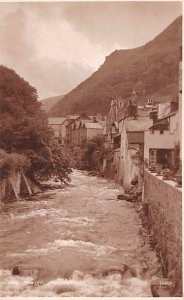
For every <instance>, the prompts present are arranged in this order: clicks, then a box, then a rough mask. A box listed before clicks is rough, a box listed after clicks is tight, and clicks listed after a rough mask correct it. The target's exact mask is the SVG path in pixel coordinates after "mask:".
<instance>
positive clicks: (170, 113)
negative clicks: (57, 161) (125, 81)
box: [144, 60, 182, 173]
mask: <svg viewBox="0 0 184 300" xmlns="http://www.w3.org/2000/svg"><path fill="white" fill-rule="evenodd" d="M178 91H179V93H178V96H177V97H175V98H173V99H172V101H171V102H170V103H169V105H167V107H165V108H164V105H163V104H162V105H160V106H158V108H157V109H155V110H154V111H152V112H151V113H150V117H151V118H152V119H153V125H152V126H150V127H149V128H148V129H147V130H146V131H145V133H144V141H145V143H144V158H145V159H146V160H147V161H148V165H149V166H151V165H160V166H161V167H162V169H164V168H169V169H170V170H171V171H173V172H174V173H175V172H176V171H177V170H178V169H179V167H180V166H181V160H182V154H181V153H182V61H181V60H180V62H179V83H178Z"/></svg>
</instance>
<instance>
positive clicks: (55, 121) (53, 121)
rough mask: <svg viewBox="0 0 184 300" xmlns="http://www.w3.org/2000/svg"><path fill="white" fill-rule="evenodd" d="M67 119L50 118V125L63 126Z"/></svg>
mask: <svg viewBox="0 0 184 300" xmlns="http://www.w3.org/2000/svg"><path fill="white" fill-rule="evenodd" d="M65 120H66V118H62V117H58V118H56V117H55V118H48V123H49V125H61V124H62V123H63V122H64V121H65Z"/></svg>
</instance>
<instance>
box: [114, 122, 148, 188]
mask: <svg viewBox="0 0 184 300" xmlns="http://www.w3.org/2000/svg"><path fill="white" fill-rule="evenodd" d="M150 125H152V120H151V119H150V118H149V117H148V116H147V117H139V116H137V118H136V119H132V118H130V117H127V118H125V119H122V120H121V121H120V132H121V146H120V168H119V179H120V181H121V182H122V184H123V185H124V186H125V185H130V182H131V180H132V179H133V178H134V177H135V175H138V171H139V170H138V167H137V166H136V165H135V164H134V163H133V160H132V156H133V155H135V154H136V152H137V151H139V150H142V149H144V131H145V130H146V129H147V128H149V127H150Z"/></svg>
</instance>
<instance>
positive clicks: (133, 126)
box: [125, 118, 153, 132]
mask: <svg viewBox="0 0 184 300" xmlns="http://www.w3.org/2000/svg"><path fill="white" fill-rule="evenodd" d="M152 124H153V120H151V119H150V118H142V119H137V120H125V129H126V131H134V132H136V131H144V130H146V129H148V128H150V127H151V125H152Z"/></svg>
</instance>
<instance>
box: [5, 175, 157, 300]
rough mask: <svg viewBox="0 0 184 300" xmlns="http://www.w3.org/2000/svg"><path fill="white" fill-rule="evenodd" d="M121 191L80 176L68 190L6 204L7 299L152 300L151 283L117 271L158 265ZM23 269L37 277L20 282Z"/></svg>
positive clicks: (74, 177) (111, 184) (27, 276)
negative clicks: (18, 269)
mask: <svg viewBox="0 0 184 300" xmlns="http://www.w3.org/2000/svg"><path fill="white" fill-rule="evenodd" d="M120 192H121V188H119V187H117V186H116V184H115V183H114V182H113V181H108V180H107V179H103V178H97V177H95V176H89V175H87V173H86V172H81V171H77V170H74V171H73V173H72V175H71V184H70V185H69V186H68V187H67V188H65V189H60V190H50V191H47V192H44V193H43V194H39V195H36V196H34V197H33V198H32V201H27V200H21V201H17V202H11V203H9V204H6V205H3V206H2V207H1V220H0V249H1V254H0V269H1V270H0V290H1V296H35V297H36V296H90V297H95V296H99V297H100V296H107V297H108V296H122V297H126V296H135V297H136V296H151V291H150V286H149V280H148V279H147V277H144V276H136V277H133V276H130V273H126V274H128V275H126V274H125V275H124V276H123V278H122V276H121V274H120V273H119V272H118V271H117V272H116V271H115V272H114V271H113V272H109V270H110V269H113V270H114V269H118V270H119V269H120V270H121V269H123V268H124V264H126V265H128V266H131V267H133V268H134V269H137V270H139V269H141V268H142V267H144V268H145V267H146V268H147V269H148V270H150V269H152V268H155V266H157V258H156V255H155V253H154V252H153V251H152V250H151V249H150V247H149V244H147V243H145V241H144V239H143V237H142V234H141V233H142V225H141V221H140V218H139V216H138V214H137V212H136V210H135V207H134V204H133V203H130V202H126V201H122V200H117V195H118V194H119V193H120ZM17 263H18V264H19V265H24V264H26V265H27V266H30V269H32V273H31V271H27V273H26V271H25V272H23V274H22V275H23V276H19V275H14V276H13V275H12V274H11V271H12V268H13V267H14V266H15V265H16V264H17ZM28 270H29V267H28ZM36 270H39V273H38V276H37V279H36V281H35V280H33V277H34V276H35V275H34V274H35V273H34V272H37V271H36ZM36 274H37V273H36ZM30 275H32V276H30ZM34 278H35V277H34Z"/></svg>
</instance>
